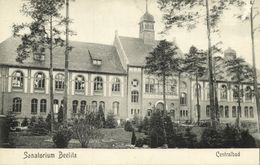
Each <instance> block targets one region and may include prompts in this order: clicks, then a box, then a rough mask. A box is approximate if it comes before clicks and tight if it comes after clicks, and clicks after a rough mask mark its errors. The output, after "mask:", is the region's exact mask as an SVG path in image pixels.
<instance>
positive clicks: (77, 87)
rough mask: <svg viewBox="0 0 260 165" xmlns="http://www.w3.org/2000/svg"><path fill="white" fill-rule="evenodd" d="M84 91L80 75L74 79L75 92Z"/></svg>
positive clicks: (83, 81)
mask: <svg viewBox="0 0 260 165" xmlns="http://www.w3.org/2000/svg"><path fill="white" fill-rule="evenodd" d="M84 89H85V79H84V77H83V76H82V75H78V76H77V77H76V78H75V91H84Z"/></svg>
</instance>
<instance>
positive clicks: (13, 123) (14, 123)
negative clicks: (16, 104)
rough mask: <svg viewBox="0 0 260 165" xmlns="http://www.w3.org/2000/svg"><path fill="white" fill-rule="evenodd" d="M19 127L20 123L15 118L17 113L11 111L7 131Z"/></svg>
mask: <svg viewBox="0 0 260 165" xmlns="http://www.w3.org/2000/svg"><path fill="white" fill-rule="evenodd" d="M17 126H18V121H17V119H16V117H15V113H14V112H13V111H9V112H8V113H7V115H6V127H7V130H8V131H10V129H14V128H15V127H17Z"/></svg>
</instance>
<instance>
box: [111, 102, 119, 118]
mask: <svg viewBox="0 0 260 165" xmlns="http://www.w3.org/2000/svg"><path fill="white" fill-rule="evenodd" d="M112 106H113V112H114V114H115V115H119V102H117V101H115V102H113V105H112Z"/></svg>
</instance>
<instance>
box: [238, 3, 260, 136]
mask: <svg viewBox="0 0 260 165" xmlns="http://www.w3.org/2000/svg"><path fill="white" fill-rule="evenodd" d="M248 3H249V4H248ZM236 5H237V6H239V7H243V6H246V5H250V11H249V13H246V14H239V15H238V18H239V19H241V20H243V21H249V22H250V35H251V45H252V46H251V48H252V63H253V81H254V94H255V100H256V107H257V116H258V125H257V129H258V132H260V129H259V123H260V94H259V89H258V82H257V71H256V57H255V56H256V55H255V54H256V53H255V34H256V32H259V31H260V24H259V25H257V26H255V20H256V18H257V16H259V14H260V11H259V9H257V7H255V5H256V1H255V0H250V1H245V0H237V3H236ZM240 11H241V10H240Z"/></svg>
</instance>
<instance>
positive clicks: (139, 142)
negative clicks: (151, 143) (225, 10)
mask: <svg viewBox="0 0 260 165" xmlns="http://www.w3.org/2000/svg"><path fill="white" fill-rule="evenodd" d="M143 145H144V139H143V138H138V139H137V140H136V142H135V146H136V147H143Z"/></svg>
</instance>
